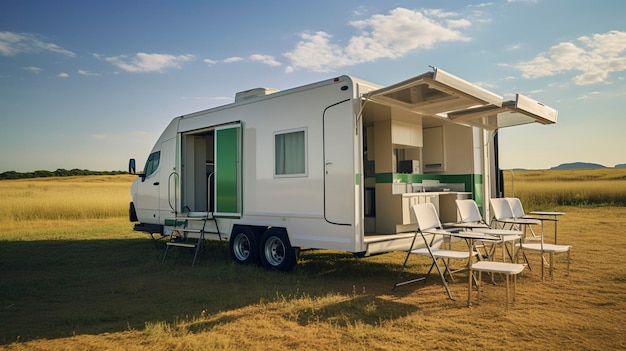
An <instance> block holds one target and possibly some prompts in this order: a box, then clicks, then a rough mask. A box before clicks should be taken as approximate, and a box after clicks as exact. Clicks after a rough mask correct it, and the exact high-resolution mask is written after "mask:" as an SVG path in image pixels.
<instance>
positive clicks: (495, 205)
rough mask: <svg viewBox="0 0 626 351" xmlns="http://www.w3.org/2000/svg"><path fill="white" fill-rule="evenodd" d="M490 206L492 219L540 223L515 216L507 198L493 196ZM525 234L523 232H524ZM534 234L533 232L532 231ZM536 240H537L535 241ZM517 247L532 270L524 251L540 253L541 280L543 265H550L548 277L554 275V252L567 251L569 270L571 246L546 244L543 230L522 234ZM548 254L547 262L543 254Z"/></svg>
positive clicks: (514, 224)
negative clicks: (531, 235)
mask: <svg viewBox="0 0 626 351" xmlns="http://www.w3.org/2000/svg"><path fill="white" fill-rule="evenodd" d="M512 201H513V202H517V201H519V200H512ZM516 206H521V203H519V204H516ZM491 207H492V210H493V212H494V220H496V221H498V222H501V223H509V224H511V225H513V226H519V225H528V224H537V222H538V223H539V224H541V220H537V219H531V218H516V217H515V216H514V214H513V209H512V207H511V203H510V202H509V199H507V198H494V199H491ZM524 234H525V232H524ZM533 234H534V233H533ZM529 239H530V240H535V242H528V240H529ZM536 241H539V243H537V242H536ZM518 247H519V248H520V250H521V251H522V255H523V257H524V260H525V261H526V264H528V268H529V269H531V270H532V266H531V265H530V261H529V260H528V257H527V256H526V251H536V252H539V253H540V255H541V280H542V281H543V280H544V277H545V272H544V271H545V265H546V264H548V266H549V267H550V271H549V272H550V279H552V278H553V276H554V273H553V272H554V254H555V253H563V252H566V253H567V275H569V272H570V261H571V255H570V252H571V248H572V247H571V246H570V245H556V244H548V243H545V242H544V235H543V231H542V232H541V234H540V235H536V234H534V235H533V237H531V238H527V237H526V236H524V238H523V239H522V241H521V243H520V244H518ZM545 253H548V254H549V262H547V261H546V259H545V256H544V254H545Z"/></svg>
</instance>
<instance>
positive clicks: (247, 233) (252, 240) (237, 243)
mask: <svg viewBox="0 0 626 351" xmlns="http://www.w3.org/2000/svg"><path fill="white" fill-rule="evenodd" d="M229 249H230V256H231V257H232V259H233V260H234V261H235V262H237V263H241V264H251V263H257V261H258V252H259V248H258V246H257V239H256V236H255V235H254V231H253V230H252V228H250V227H246V226H237V227H236V228H235V230H234V231H233V235H231V236H230V243H229Z"/></svg>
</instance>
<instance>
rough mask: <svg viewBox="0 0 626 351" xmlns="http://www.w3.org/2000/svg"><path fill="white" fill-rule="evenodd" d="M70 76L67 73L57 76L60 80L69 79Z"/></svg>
mask: <svg viewBox="0 0 626 351" xmlns="http://www.w3.org/2000/svg"><path fill="white" fill-rule="evenodd" d="M69 76H70V75H69V74H67V73H65V72H61V73H59V74H57V77H58V78H69Z"/></svg>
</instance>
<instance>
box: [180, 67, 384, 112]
mask: <svg viewBox="0 0 626 351" xmlns="http://www.w3.org/2000/svg"><path fill="white" fill-rule="evenodd" d="M340 82H350V84H351V85H352V86H354V85H355V84H356V83H359V82H366V81H365V80H362V79H359V78H355V77H352V76H349V75H340V76H335V77H333V78H328V79H324V80H321V81H317V82H313V83H309V84H305V85H300V86H296V87H292V88H288V89H285V90H278V89H273V88H263V87H260V88H252V89H247V90H242V91H239V92H236V93H235V96H236V95H237V94H239V93H246V92H251V94H254V92H253V91H261V90H263V91H264V92H265V94H258V95H256V96H250V97H249V98H244V99H241V100H239V101H233V102H230V103H227V104H224V105H219V106H214V107H210V108H207V109H204V110H200V111H196V112H191V113H187V114H184V115H180V116H178V117H179V118H191V117H195V116H197V115H203V114H206V113H209V112H214V111H220V110H224V109H228V108H232V107H236V106H242V105H247V104H251V103H255V102H259V101H264V100H269V99H273V98H276V97H280V96H285V95H289V94H294V93H297V92H300V91H305V90H310V89H314V88H317V87H321V86H325V85H332V84H337V83H340ZM370 84H372V83H370ZM373 85H376V84H373Z"/></svg>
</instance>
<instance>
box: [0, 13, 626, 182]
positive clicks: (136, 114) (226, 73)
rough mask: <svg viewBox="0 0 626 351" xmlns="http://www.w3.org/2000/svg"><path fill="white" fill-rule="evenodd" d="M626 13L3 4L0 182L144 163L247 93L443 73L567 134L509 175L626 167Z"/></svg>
mask: <svg viewBox="0 0 626 351" xmlns="http://www.w3.org/2000/svg"><path fill="white" fill-rule="evenodd" d="M625 19H626V2H623V1H613V0H610V1H609V0H606V1H605V0H597V1H593V2H592V1H587V0H584V1H582V0H581V1H578V0H568V1H565V0H509V1H493V2H480V1H395V0H388V1H333V0H319V1H307V2H304V1H272V0H267V1H251V0H248V1H222V2H217V1H133V0H127V1H117V0H109V1H97V0H94V1H82V0H81V1H74V0H66V1H47V0H46V1H31V0H15V1H14V0H0V122H1V126H0V172H4V171H9V170H14V171H20V172H26V171H34V170H40V169H47V170H55V169H57V168H66V169H72V168H80V169H90V170H124V169H126V166H127V161H128V159H129V158H130V157H134V158H137V161H138V167H143V163H144V160H145V158H146V157H147V155H148V153H149V152H150V149H151V148H152V146H153V144H154V142H155V141H156V139H157V138H158V136H159V135H160V133H161V131H162V130H163V129H164V128H165V126H166V125H167V124H168V123H169V121H170V120H171V119H172V118H173V117H175V116H180V115H183V114H187V113H191V112H195V111H199V110H203V109H206V108H210V107H214V106H218V105H222V104H226V103H230V102H232V101H233V98H234V95H235V93H236V92H237V91H242V90H247V89H251V88H256V87H270V88H275V89H280V90H282V89H288V88H291V87H295V86H299V85H303V84H308V83H312V82H316V81H319V80H323V79H327V78H331V77H335V76H338V75H342V74H347V75H352V76H355V77H358V78H362V79H365V80H368V81H371V82H375V83H379V84H383V85H386V84H392V83H395V82H398V81H400V80H403V79H406V78H409V77H412V76H415V75H418V74H421V73H424V72H427V71H429V70H430V68H429V67H428V66H429V65H432V66H437V67H440V68H441V69H444V70H446V71H448V72H450V73H452V74H454V75H457V76H459V77H461V78H463V79H466V80H468V81H471V82H473V83H476V84H478V85H480V86H482V87H484V88H487V89H489V90H491V91H493V92H495V93H498V94H500V95H502V96H504V97H505V100H507V99H512V98H513V94H514V93H523V94H525V95H528V96H531V97H532V98H534V99H536V100H539V101H542V102H544V103H545V104H547V105H549V106H551V107H554V108H556V109H558V110H559V117H558V123H557V124H556V125H551V126H542V125H526V126H521V127H515V128H509V129H503V130H501V131H499V137H500V151H501V155H500V161H501V167H502V168H536V169H540V168H549V167H552V166H555V165H558V164H561V163H567V162H574V161H584V162H594V163H600V164H603V165H605V166H609V167H612V166H614V165H615V164H618V163H626V152H624V150H626V141H625V140H626V138H625V137H624V136H623V135H624V130H626V113H625V112H624V111H623V102H624V101H625V100H626V80H625V78H626V20H625Z"/></svg>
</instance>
